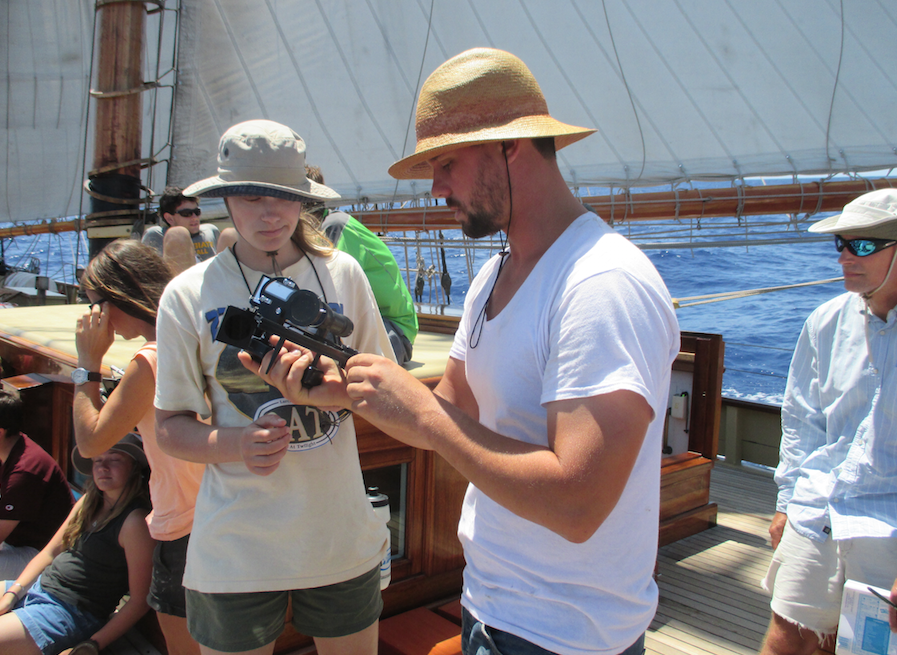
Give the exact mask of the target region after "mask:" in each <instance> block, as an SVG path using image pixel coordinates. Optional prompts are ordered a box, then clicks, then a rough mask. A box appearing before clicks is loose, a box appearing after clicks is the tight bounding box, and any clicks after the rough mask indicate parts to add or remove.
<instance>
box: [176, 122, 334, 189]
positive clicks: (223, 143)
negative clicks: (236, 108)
mask: <svg viewBox="0 0 897 655" xmlns="http://www.w3.org/2000/svg"><path fill="white" fill-rule="evenodd" d="M184 195H185V196H205V197H207V198H208V197H211V198H225V197H228V196H249V195H260V196H273V197H275V198H284V199H286V200H299V201H301V200H303V199H305V198H309V199H312V200H333V199H338V198H339V197H340V196H339V194H338V193H337V192H336V191H334V190H333V189H331V188H330V187H328V186H324V185H323V184H318V183H317V182H313V181H311V180H309V179H308V178H307V177H306V176H305V141H303V140H302V137H301V136H299V135H298V134H296V132H294V131H293V130H291V129H290V128H288V127H287V126H286V125H281V124H280V123H275V122H274V121H268V120H254V121H246V122H244V123H238V124H237V125H234V126H233V127H231V128H230V129H229V130H227V132H225V133H224V134H222V135H221V140H220V141H219V142H218V175H216V176H215V177H209V178H206V179H205V180H200V181H199V182H195V183H193V184H191V185H190V186H188V187H187V188H186V189H184Z"/></svg>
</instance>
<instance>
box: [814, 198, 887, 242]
mask: <svg viewBox="0 0 897 655" xmlns="http://www.w3.org/2000/svg"><path fill="white" fill-rule="evenodd" d="M809 230H810V232H816V233H818V234H850V235H853V236H858V237H867V238H869V239H897V189H877V190H875V191H870V192H869V193H864V194H863V195H861V196H860V197H859V198H856V199H855V200H851V201H850V202H849V203H847V204H846V205H844V210H843V211H842V212H841V213H840V214H838V215H837V216H829V217H828V218H823V219H822V220H821V221H817V222H816V223H813V224H812V225H811V226H810V227H809Z"/></svg>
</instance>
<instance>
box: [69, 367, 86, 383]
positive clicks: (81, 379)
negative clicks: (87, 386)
mask: <svg viewBox="0 0 897 655" xmlns="http://www.w3.org/2000/svg"><path fill="white" fill-rule="evenodd" d="M72 382H74V383H75V384H84V383H85V382H87V370H86V369H83V368H76V369H75V370H74V371H72Z"/></svg>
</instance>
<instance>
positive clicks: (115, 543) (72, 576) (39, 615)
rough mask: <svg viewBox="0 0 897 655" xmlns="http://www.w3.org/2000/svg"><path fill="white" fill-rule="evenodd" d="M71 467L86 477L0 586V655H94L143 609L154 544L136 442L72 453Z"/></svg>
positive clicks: (144, 471) (144, 476) (142, 464)
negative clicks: (27, 558) (35, 548)
mask: <svg viewBox="0 0 897 655" xmlns="http://www.w3.org/2000/svg"><path fill="white" fill-rule="evenodd" d="M72 461H73V462H74V464H75V468H76V469H78V470H79V471H81V472H82V473H85V474H86V475H92V477H91V478H88V480H87V482H86V484H85V486H84V495H83V496H82V497H81V498H80V499H79V500H78V502H77V503H75V507H74V509H73V510H72V511H71V513H70V514H69V516H68V518H67V519H66V521H65V522H64V523H63V524H62V527H60V528H59V530H58V531H57V532H56V534H55V535H54V536H53V539H52V540H51V541H50V543H49V544H47V546H46V548H44V549H43V550H42V551H41V552H40V553H38V555H37V556H36V557H35V558H34V559H33V560H31V562H30V563H29V564H28V566H26V567H25V570H24V571H23V572H22V574H21V575H19V576H18V577H17V578H15V579H14V580H7V581H6V582H5V583H3V585H4V586H3V588H4V589H5V592H4V594H3V596H2V597H0V652H2V653H22V654H25V653H31V654H33V655H40V654H41V653H43V655H57V653H60V652H62V651H64V650H66V649H68V648H71V647H73V646H81V645H82V644H83V647H79V649H78V652H83V651H87V652H95V653H97V652H99V651H100V650H102V649H103V648H105V647H106V646H108V645H109V644H110V643H112V642H113V641H115V640H116V639H118V638H119V637H121V636H122V635H123V634H124V633H125V632H127V631H128V630H129V629H130V628H131V627H132V626H133V625H134V624H135V623H136V622H137V620H138V619H139V618H140V617H142V616H143V615H144V614H145V613H146V611H147V609H149V606H148V605H147V602H146V596H147V593H148V591H149V585H150V576H151V572H152V567H153V546H154V542H153V540H152V538H151V537H150V535H149V530H148V529H147V526H146V515H147V512H148V508H149V500H148V494H147V484H146V479H147V472H148V467H147V463H146V456H145V455H144V454H143V448H142V446H141V445H140V439H139V437H137V435H135V434H133V433H131V434H128V435H127V436H125V438H124V439H122V440H121V441H119V442H118V443H117V444H115V445H114V446H113V447H112V448H110V449H109V450H107V451H106V452H104V453H102V454H101V455H99V456H97V457H94V458H93V459H92V460H89V459H86V458H84V457H81V456H80V454H79V453H78V449H77V448H76V449H75V450H74V452H73V453H72ZM127 593H130V595H129V598H128V600H127V601H126V602H125V603H124V605H122V607H121V609H119V610H118V611H117V612H115V608H116V607H117V606H118V603H119V601H120V600H121V598H122V597H123V596H124V595H125V594H127ZM113 612H115V613H114V614H113ZM110 615H111V616H110Z"/></svg>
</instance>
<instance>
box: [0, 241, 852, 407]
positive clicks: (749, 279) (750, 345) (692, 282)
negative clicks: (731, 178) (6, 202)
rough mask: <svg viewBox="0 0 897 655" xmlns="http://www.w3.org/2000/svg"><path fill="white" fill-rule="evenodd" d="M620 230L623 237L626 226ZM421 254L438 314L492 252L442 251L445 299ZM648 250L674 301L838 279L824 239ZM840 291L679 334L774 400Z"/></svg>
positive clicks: (693, 316)
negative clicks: (808, 332)
mask: <svg viewBox="0 0 897 655" xmlns="http://www.w3.org/2000/svg"><path fill="white" fill-rule="evenodd" d="M620 229H621V231H623V233H624V234H626V233H627V228H620ZM434 236H435V235H434ZM444 236H445V238H446V239H458V238H460V232H458V231H449V232H446V233H445V234H444ZM496 245H497V242H496ZM391 248H392V250H393V252H394V253H395V254H396V257H397V259H398V260H399V262H400V265H404V261H405V253H406V252H408V256H409V258H410V259H411V261H410V264H409V267H410V268H411V269H412V270H411V273H410V274H409V279H410V280H411V285H413V284H414V279H415V278H414V269H415V267H416V264H415V261H414V260H415V254H416V251H415V250H413V249H406V248H403V247H400V246H392V247H391ZM421 252H422V254H423V257H424V260H425V261H424V263H425V267H427V268H429V267H431V266H432V267H433V268H434V269H435V275H432V276H431V277H430V278H429V279H428V280H427V283H426V284H425V287H424V293H423V301H424V303H428V304H430V303H432V306H435V309H436V311H438V312H444V313H460V310H461V308H462V307H463V304H464V298H465V297H466V294H467V288H468V285H469V282H468V271H469V270H470V271H473V272H474V273H475V272H476V271H477V270H479V268H480V266H482V263H483V262H484V261H485V260H486V259H487V258H488V257H489V256H490V254H492V253H493V252H494V250H492V251H490V250H488V249H483V250H475V251H474V250H467V251H465V250H462V249H456V248H446V250H445V257H446V266H447V268H448V271H449V273H450V274H451V278H452V286H451V302H450V303H448V304H447V303H446V302H445V296H444V295H443V294H442V291H441V288H440V284H439V277H440V276H439V273H440V272H441V270H442V263H441V254H439V250H438V249H436V248H432V247H429V248H427V247H425V248H422V249H421ZM645 252H646V254H647V255H648V257H649V258H650V259H651V261H652V262H653V263H654V265H655V266H656V267H657V269H658V271H659V272H660V274H661V275H662V276H663V278H664V280H665V282H666V284H667V288H668V289H669V290H670V294H671V295H672V296H673V297H674V298H678V299H680V300H681V299H684V298H689V297H692V296H699V295H705V294H713V293H723V292H733V291H739V290H747V289H759V288H767V287H773V286H784V285H792V284H796V283H803V282H812V281H816V280H823V279H828V278H834V277H839V276H840V275H841V269H840V267H839V266H838V264H837V261H836V260H837V252H836V251H835V248H834V245H833V244H832V243H831V242H829V241H825V242H807V243H798V244H780V245H763V246H751V247H743V246H739V247H728V248H723V247H706V248H694V249H691V250H687V249H686V250H683V249H675V250H673V249H670V250H662V249H661V250H646V251H645ZM4 255H5V257H6V261H7V262H8V263H10V264H14V265H26V264H27V263H28V261H29V259H30V257H37V258H38V261H39V262H40V266H41V270H42V272H43V273H44V274H45V275H49V276H50V277H52V278H55V279H61V280H68V281H71V280H72V279H74V271H75V268H76V267H78V266H81V267H83V266H84V265H86V261H87V244H86V240H85V239H84V237H83V236H81V237H80V239H79V237H78V236H77V235H76V234H74V233H67V234H59V235H41V236H33V237H20V238H17V239H15V240H7V241H6V242H5V244H4ZM842 292H843V286H842V284H841V283H840V282H835V283H829V284H824V285H817V286H808V287H801V288H797V289H788V290H782V291H775V292H772V293H767V294H762V295H757V296H751V297H748V298H741V299H734V300H726V301H722V302H714V303H709V304H702V305H697V306H693V307H682V308H680V309H679V310H678V311H677V316H678V318H679V324H680V326H681V328H682V329H683V330H689V331H694V332H710V333H716V334H722V335H723V338H724V340H725V342H726V351H725V367H726V368H725V373H724V376H723V395H724V396H726V397H729V398H738V399H744V400H753V401H757V402H765V403H771V404H779V403H781V401H782V396H783V393H784V390H785V378H786V376H787V374H788V365H789V363H790V361H791V354H792V351H793V348H794V344H795V342H796V341H797V337H798V335H799V334H800V330H801V327H802V325H803V322H804V320H805V319H806V317H807V316H808V315H809V314H810V312H812V311H813V309H815V308H816V307H817V306H818V305H820V304H821V303H823V302H825V301H826V300H829V299H830V298H833V297H835V296H836V295H838V294H840V293H842Z"/></svg>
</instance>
